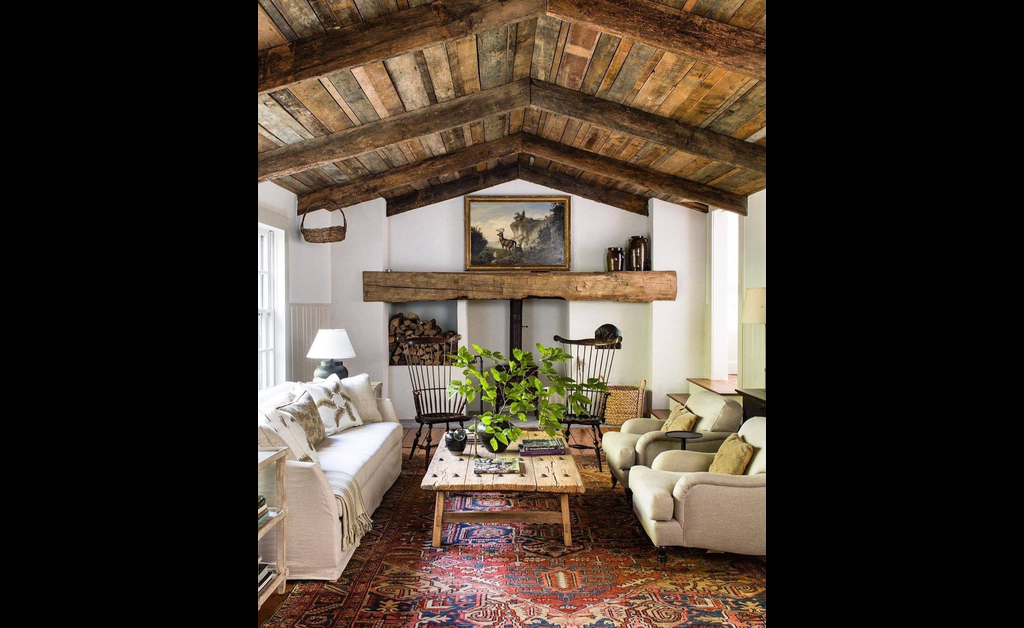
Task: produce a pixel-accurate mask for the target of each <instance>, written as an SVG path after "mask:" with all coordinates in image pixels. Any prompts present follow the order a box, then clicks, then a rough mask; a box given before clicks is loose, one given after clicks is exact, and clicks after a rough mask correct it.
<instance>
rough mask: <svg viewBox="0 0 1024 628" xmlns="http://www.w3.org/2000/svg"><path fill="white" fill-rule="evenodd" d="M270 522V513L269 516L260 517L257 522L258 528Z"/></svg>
mask: <svg viewBox="0 0 1024 628" xmlns="http://www.w3.org/2000/svg"><path fill="white" fill-rule="evenodd" d="M268 521H270V513H269V512H268V513H267V514H265V515H263V516H262V517H260V518H259V519H258V520H257V521H256V527H257V528H258V527H260V526H262V525H263V524H264V523H266V522H268Z"/></svg>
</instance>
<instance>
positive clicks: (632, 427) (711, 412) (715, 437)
mask: <svg viewBox="0 0 1024 628" xmlns="http://www.w3.org/2000/svg"><path fill="white" fill-rule="evenodd" d="M686 409H687V410H689V411H690V412H692V413H694V414H695V415H697V416H698V417H700V419H699V420H698V421H697V425H696V426H694V428H693V429H694V431H696V432H700V433H702V434H703V435H704V436H703V438H700V439H697V440H691V441H689V442H688V443H687V445H686V448H687V449H688V450H689V451H702V452H708V453H715V452H717V451H718V448H719V447H721V446H722V443H724V442H725V439H726V438H729V435H730V434H735V433H736V431H737V430H739V429H740V425H742V424H743V406H741V405H740V404H739V403H737V402H735V401H733V400H732V399H726V398H725V397H722V396H721V395H716V394H715V393H713V392H709V391H706V390H698V391H697V392H695V393H693V394H692V395H690V398H689V400H687V402H686ZM664 424H665V422H664V421H659V420H658V419H630V420H628V421H626V422H625V423H624V424H623V425H622V431H620V432H609V433H607V434H605V435H604V437H603V438H602V446H603V447H604V451H605V456H606V457H607V459H608V469H609V471H611V473H612V486H613V487H614V486H615V485H616V484H617V483H618V482H622V485H623V486H625V487H626V490H629V488H630V486H629V471H630V469H632V468H633V467H636V466H645V467H650V466H651V465H652V464H654V459H655V458H657V457H658V455H659V454H661V453H662V452H665V451H671V450H678V449H680V442H679V441H678V440H676V439H674V438H669V437H668V436H666V435H665V433H664V432H662V431H661V426H663V425H664Z"/></svg>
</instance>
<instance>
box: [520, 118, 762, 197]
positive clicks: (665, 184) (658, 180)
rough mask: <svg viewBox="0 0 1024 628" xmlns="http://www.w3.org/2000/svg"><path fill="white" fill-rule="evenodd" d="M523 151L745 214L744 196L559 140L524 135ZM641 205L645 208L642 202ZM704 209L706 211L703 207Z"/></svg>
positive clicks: (604, 175)
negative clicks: (592, 151)
mask: <svg viewBox="0 0 1024 628" xmlns="http://www.w3.org/2000/svg"><path fill="white" fill-rule="evenodd" d="M523 152H524V153H525V154H527V155H533V156H535V157H540V158H542V159H547V160H550V161H557V162H558V163H560V164H564V165H566V166H570V167H572V168H577V169H579V170H586V171H587V172H590V173H593V174H597V175H601V176H603V177H610V178H612V179H617V180H619V181H627V182H631V183H636V184H637V185H642V186H644V187H646V188H650V189H652V190H654V191H655V192H659V193H662V194H670V195H672V196H678V197H681V198H685V199H688V200H691V201H699V202H701V203H707V204H709V205H711V206H713V207H719V208H721V209H725V210H728V211H731V212H736V213H737V214H740V215H741V216H746V215H747V198H746V197H745V196H741V195H739V194H733V193H732V192H727V191H725V190H720V189H718V188H714V187H711V186H710V185H704V184H702V183H697V182H695V181H690V180H689V179H683V178H681V177H676V176H672V175H670V174H665V173H664V172H658V171H657V170H649V169H647V168H643V167H641V166H637V165H635V164H631V163H629V162H627V161H621V160H619V159H612V158H611V157H605V156H603V155H599V154H597V153H591V152H588V151H585V150H581V149H579V148H576V147H574V146H568V145H566V144H562V143H561V142H553V141H551V140H548V139H544V138H543V137H537V136H535V135H527V136H526V138H525V141H524V142H523ZM644 208H645V210H646V204H645V206H644ZM705 211H707V209H706V208H705Z"/></svg>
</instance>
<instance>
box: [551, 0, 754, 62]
mask: <svg viewBox="0 0 1024 628" xmlns="http://www.w3.org/2000/svg"><path fill="white" fill-rule="evenodd" d="M548 15H551V16H553V17H557V18H559V19H561V20H565V21H568V22H573V23H575V24H585V25H587V26H589V27H590V28H593V29H595V30H599V31H602V32H605V33H611V34H612V35H617V36H619V37H623V38H626V39H631V40H633V41H640V42H643V43H645V44H648V45H650V46H655V47H657V48H664V49H665V50H668V51H670V52H674V53H677V54H681V55H686V56H689V57H694V58H696V59H700V60H702V61H707V62H709V63H712V64H714V65H716V66H720V67H723V68H726V69H729V70H735V71H736V72H739V73H741V74H745V75H747V76H750V77H753V78H757V79H761V80H762V81H766V80H768V40H767V38H766V37H765V36H764V35H759V34H757V33H754V32H751V31H747V30H744V29H742V28H737V27H735V26H730V25H729V24H723V23H722V22H716V21H714V20H709V19H708V18H705V17H701V16H699V15H696V14H694V13H688V12H686V11H681V10H679V9H673V8H671V7H667V6H664V5H661V4H658V3H656V2H651V1H650V0H549V1H548Z"/></svg>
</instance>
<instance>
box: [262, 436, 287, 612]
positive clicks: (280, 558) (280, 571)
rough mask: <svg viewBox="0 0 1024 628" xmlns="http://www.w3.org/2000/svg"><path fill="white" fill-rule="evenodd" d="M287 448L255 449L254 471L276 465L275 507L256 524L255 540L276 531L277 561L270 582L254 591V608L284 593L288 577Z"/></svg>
mask: <svg viewBox="0 0 1024 628" xmlns="http://www.w3.org/2000/svg"><path fill="white" fill-rule="evenodd" d="M287 452H288V450H287V449H283V448H274V449H257V451H256V454H257V456H256V458H257V468H256V472H257V473H260V472H262V471H263V470H264V469H267V468H268V467H270V465H276V469H275V473H276V480H277V481H276V484H277V507H276V509H275V510H274V511H271V513H270V517H269V518H268V519H267V521H265V522H264V523H263V524H262V525H257V526H256V527H257V530H256V542H257V543H259V541H260V540H261V539H263V537H265V536H266V535H268V534H270V532H271V531H275V532H276V533H277V539H276V543H275V547H276V549H277V562H276V565H275V566H276V567H277V569H276V571H277V575H276V576H274V577H273V578H272V579H271V581H270V584H269V585H267V586H266V587H265V588H264V589H263V590H262V591H259V590H257V592H256V610H257V611H258V610H260V608H262V607H263V603H264V602H266V601H267V599H269V598H270V596H271V595H273V594H274V592H275V591H276V592H277V593H280V594H282V595H283V594H284V592H285V582H286V581H287V579H288V563H287V553H286V548H285V534H284V531H285V519H287V517H288V505H287V495H286V493H285V468H286V465H285V454H287Z"/></svg>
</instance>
